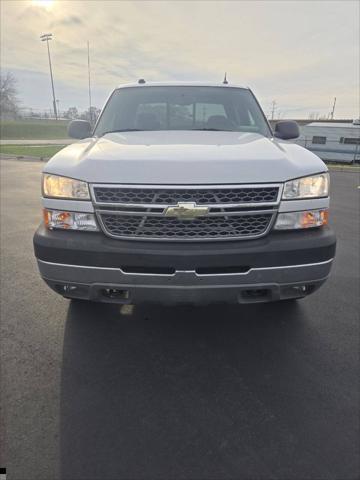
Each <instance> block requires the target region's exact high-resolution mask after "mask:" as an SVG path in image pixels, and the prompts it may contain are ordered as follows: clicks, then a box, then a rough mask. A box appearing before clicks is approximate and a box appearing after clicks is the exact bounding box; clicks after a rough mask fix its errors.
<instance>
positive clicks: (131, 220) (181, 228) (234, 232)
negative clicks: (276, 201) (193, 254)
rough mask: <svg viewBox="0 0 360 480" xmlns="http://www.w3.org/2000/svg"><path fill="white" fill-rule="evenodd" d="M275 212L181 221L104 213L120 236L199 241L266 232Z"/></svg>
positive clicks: (107, 226)
mask: <svg viewBox="0 0 360 480" xmlns="http://www.w3.org/2000/svg"><path fill="white" fill-rule="evenodd" d="M271 218H272V213H268V214H261V215H231V216H225V215H224V216H207V217H199V218H196V219H193V220H180V219H178V218H168V217H161V216H148V217H147V216H138V215H118V214H116V213H115V214H114V213H102V214H101V220H102V223H103V225H104V227H105V229H106V230H107V231H108V232H109V233H110V234H111V235H114V236H117V237H137V238H153V239H178V240H199V239H204V238H217V239H222V238H238V237H249V236H258V235H261V234H262V233H264V232H265V231H266V229H267V228H268V226H269V223H270V221H271Z"/></svg>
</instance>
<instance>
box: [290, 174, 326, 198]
mask: <svg viewBox="0 0 360 480" xmlns="http://www.w3.org/2000/svg"><path fill="white" fill-rule="evenodd" d="M329 184H330V182H329V174H328V173H320V175H312V176H311V177H303V178H297V179H296V180H290V181H289V182H286V183H285V186H284V192H283V196H282V198H283V199H284V200H293V199H300V198H314V197H327V196H328V195H329Z"/></svg>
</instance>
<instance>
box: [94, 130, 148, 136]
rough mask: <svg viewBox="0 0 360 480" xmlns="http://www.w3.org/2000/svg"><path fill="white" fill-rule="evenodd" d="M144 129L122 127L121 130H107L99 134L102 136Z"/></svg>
mask: <svg viewBox="0 0 360 480" xmlns="http://www.w3.org/2000/svg"><path fill="white" fill-rule="evenodd" d="M143 131H144V130H140V129H139V128H124V129H122V130H109V131H108V132H104V133H102V134H101V135H100V137H103V136H104V135H107V134H108V133H121V132H143Z"/></svg>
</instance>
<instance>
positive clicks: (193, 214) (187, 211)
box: [165, 202, 209, 220]
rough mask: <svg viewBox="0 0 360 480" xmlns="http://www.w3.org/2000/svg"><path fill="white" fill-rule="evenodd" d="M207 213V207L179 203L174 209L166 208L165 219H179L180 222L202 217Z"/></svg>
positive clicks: (190, 203)
mask: <svg viewBox="0 0 360 480" xmlns="http://www.w3.org/2000/svg"><path fill="white" fill-rule="evenodd" d="M208 213H209V208H208V207H200V206H198V205H196V203H192V202H179V203H178V204H177V205H176V206H175V207H167V209H166V210H165V216H166V217H175V218H180V219H181V220H192V219H193V218H197V217H204V216H205V215H207V214H208Z"/></svg>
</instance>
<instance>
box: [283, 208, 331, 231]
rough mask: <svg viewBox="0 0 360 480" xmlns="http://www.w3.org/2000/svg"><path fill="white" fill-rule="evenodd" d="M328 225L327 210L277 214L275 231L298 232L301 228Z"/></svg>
mask: <svg viewBox="0 0 360 480" xmlns="http://www.w3.org/2000/svg"><path fill="white" fill-rule="evenodd" d="M328 223H329V210H328V209H327V208H325V209H323V210H306V211H305V212H286V213H279V214H278V216H277V219H276V223H275V227H274V228H275V230H298V229H301V228H312V227H321V226H322V225H327V224H328Z"/></svg>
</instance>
